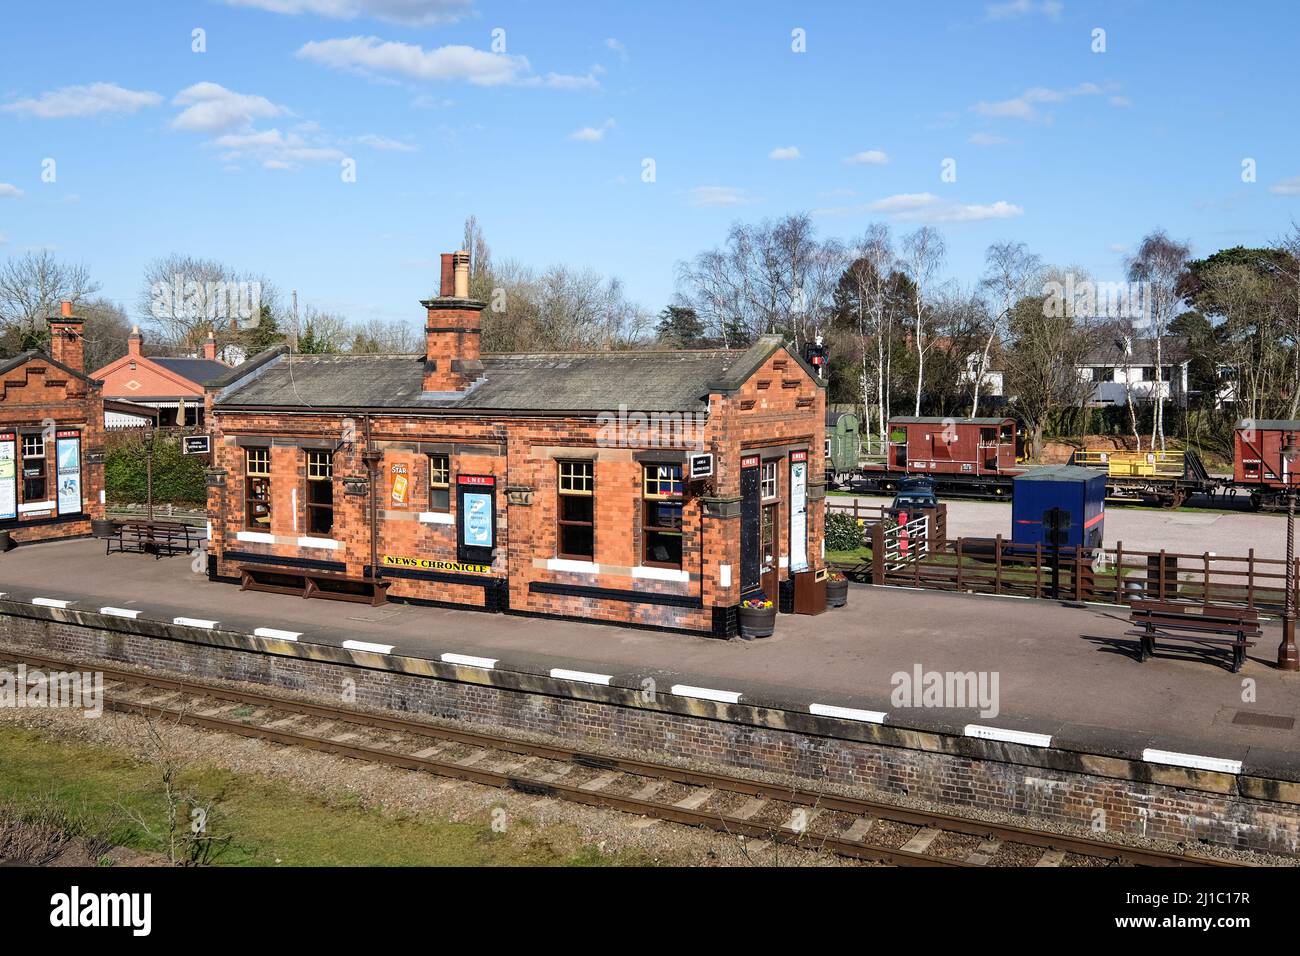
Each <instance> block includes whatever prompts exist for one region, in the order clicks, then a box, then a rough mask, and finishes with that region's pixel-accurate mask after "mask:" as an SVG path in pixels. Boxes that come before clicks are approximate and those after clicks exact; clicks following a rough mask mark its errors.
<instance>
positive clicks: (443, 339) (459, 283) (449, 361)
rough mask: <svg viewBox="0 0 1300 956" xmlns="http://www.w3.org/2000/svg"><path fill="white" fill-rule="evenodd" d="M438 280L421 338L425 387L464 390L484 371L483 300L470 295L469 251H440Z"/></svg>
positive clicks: (427, 304)
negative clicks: (481, 350)
mask: <svg viewBox="0 0 1300 956" xmlns="http://www.w3.org/2000/svg"><path fill="white" fill-rule="evenodd" d="M441 270H442V271H441V276H440V279H441V283H440V287H439V295H438V297H437V298H436V299H427V300H425V301H424V302H421V303H420V304H421V305H423V306H424V307H425V308H426V309H428V312H429V317H428V321H427V322H426V323H425V328H424V338H425V351H424V391H425V392H434V393H443V394H446V393H456V392H463V391H464V390H465V389H467V388H469V386H470V385H472V384H473V383H474V381H475V380H476V379H478V378H481V377H482V375H483V363H482V361H480V359H479V338H480V334H481V332H482V324H481V317H480V313H481V312H482V311H483V303H482V302H478V301H476V300H474V299H471V298H470V297H469V253H468V252H464V251H461V252H447V253H443V255H442V262H441Z"/></svg>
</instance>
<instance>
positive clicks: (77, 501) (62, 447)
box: [54, 431, 81, 515]
mask: <svg viewBox="0 0 1300 956" xmlns="http://www.w3.org/2000/svg"><path fill="white" fill-rule="evenodd" d="M54 438H55V441H54V447H55V462H56V464H55V469H56V470H55V476H56V479H57V481H58V506H59V514H61V515H71V514H78V513H79V512H80V511H81V433H80V432H72V431H68V432H58V433H57V434H56V435H55V436H54Z"/></svg>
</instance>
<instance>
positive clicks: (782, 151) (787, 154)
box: [767, 146, 803, 159]
mask: <svg viewBox="0 0 1300 956" xmlns="http://www.w3.org/2000/svg"><path fill="white" fill-rule="evenodd" d="M767 158H768V159H802V158H803V157H802V156H800V154H799V147H798V146H778V147H777V148H776V149H774V150H772V152H770V153H768V154H767Z"/></svg>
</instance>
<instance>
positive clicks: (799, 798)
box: [0, 648, 1254, 867]
mask: <svg viewBox="0 0 1300 956" xmlns="http://www.w3.org/2000/svg"><path fill="white" fill-rule="evenodd" d="M0 657H3V658H8V659H13V660H15V661H22V662H24V663H27V664H29V665H30V664H36V665H37V666H42V667H46V668H50V667H61V668H67V669H73V668H78V667H81V668H84V667H85V666H86V665H80V664H78V663H77V662H74V661H70V660H67V659H65V658H58V657H52V656H49V655H44V654H36V653H30V652H27V651H25V650H23V651H19V650H16V649H8V648H6V649H4V650H3V651H0ZM92 666H93V667H94V669H95V670H97V671H98V672H100V673H102V674H103V675H104V680H105V681H117V682H120V683H124V684H138V685H145V686H150V687H156V688H158V689H159V690H165V691H171V692H174V693H181V694H184V693H190V694H193V695H195V696H202V697H208V698H212V699H215V700H224V701H227V702H230V703H238V704H245V705H253V706H258V707H267V708H272V709H276V710H281V711H292V712H296V713H300V714H304V715H309V716H314V717H320V718H322V719H326V720H333V721H338V722H341V723H350V724H355V725H359V726H364V727H371V728H375V729H381V730H389V731H393V732H397V733H407V734H411V735H414V736H421V737H429V738H433V739H439V740H446V741H450V742H454V743H460V744H464V745H467V746H471V747H478V748H481V749H484V750H496V751H501V752H504V753H511V754H516V755H520V756H527V757H537V758H541V759H547V760H554V761H557V762H563V763H571V764H575V765H577V766H581V767H587V768H590V769H596V770H609V771H616V772H619V773H626V774H631V775H634V776H640V777H646V778H651V779H656V780H663V781H666V782H672V783H680V784H685V785H689V786H701V787H708V788H710V789H714V790H721V791H725V792H729V793H738V794H743V795H746V796H751V797H762V798H764V799H769V800H772V801H775V802H779V803H787V804H791V805H794V806H801V807H816V808H819V809H822V810H827V811H834V812H841V813H846V814H853V815H857V816H862V817H867V818H872V819H876V820H884V821H887V822H891V823H901V824H905V825H910V826H919V827H929V828H933V829H937V830H942V831H948V832H954V833H961V834H965V835H968V836H978V837H981V838H983V839H998V840H1000V841H1001V842H1003V843H1016V844H1022V845H1027V846H1034V847H1039V848H1042V849H1049V850H1058V851H1064V852H1068V853H1076V854H1080V855H1083V856H1089V857H1094V858H1102V859H1109V860H1113V861H1115V862H1119V863H1129V864H1133V865H1135V866H1224V867H1238V866H1253V865H1254V864H1251V863H1245V862H1241V861H1236V860H1224V859H1218V858H1213V857H1205V856H1197V855H1195V854H1183V853H1173V852H1168V851H1164V850H1152V849H1142V848H1137V847H1128V846H1123V845H1121V844H1116V843H1110V842H1107V841H1104V840H1092V839H1087V838H1084V837H1078V836H1072V835H1067V834H1061V833H1054V832H1051V831H1044V830H1036V829H1033V828H1030V827H1022V826H1019V825H1016V824H1009V823H994V822H990V821H985V820H977V819H972V818H970V817H963V816H959V815H956V814H950V813H945V812H943V811H938V810H915V809H910V808H907V807H901V806H898V805H897V804H892V803H885V802H882V801H877V800H870V799H866V798H861V797H846V796H841V795H838V794H831V793H823V792H819V791H816V790H809V789H804V788H796V787H788V786H781V785H778V784H770V783H764V782H761V781H757V780H752V779H749V778H746V777H736V776H732V775H729V774H725V773H720V772H714V771H707V772H706V771H696V770H689V769H686V768H683V767H674V766H671V765H667V764H658V763H652V762H649V761H643V760H637V759H634V758H628V757H612V756H609V755H606V754H599V753H595V752H592V751H585V750H581V749H578V748H573V747H564V746H555V745H551V744H543V743H537V742H533V741H527V740H521V739H518V738H514V737H506V736H502V735H499V734H494V733H487V732H483V731H471V730H458V729H454V728H450V727H443V726H439V725H437V724H431V723H426V722H424V721H422V720H417V719H410V718H401V717H388V716H384V715H379V714H371V713H367V712H365V711H361V710H355V709H351V708H346V707H335V706H332V705H324V704H317V703H312V702H309V701H302V700H296V699H294V698H291V697H284V696H280V695H275V694H265V693H260V692H258V691H251V690H250V691H245V690H232V689H230V688H225V687H219V686H215V685H212V684H208V683H205V682H202V681H192V680H180V679H177V678H173V677H163V676H156V675H153V674H141V673H137V672H135V671H127V670H118V669H115V668H106V667H101V666H99V665H92ZM106 706H110V709H113V710H118V711H131V710H135V711H140V710H145V709H147V708H148V707H149V706H150V705H144V704H141V703H139V702H130V701H116V702H114V703H113V704H112V705H108V704H107V703H106ZM152 709H153V710H154V711H156V712H157V713H159V714H166V715H168V716H177V717H179V718H181V719H182V720H183V721H185V722H188V723H192V724H194V725H196V726H200V727H204V728H205V729H211V730H218V731H223V732H230V733H235V734H238V735H241V736H247V737H260V738H262V739H269V740H273V741H277V742H280V743H285V744H290V745H295V746H302V747H306V748H308V749H314V750H321V751H324V752H329V753H337V754H342V755H345V756H355V757H357V758H358V759H363V760H373V761H379V762H383V763H388V764H391V765H393V766H398V767H403V768H405V769H411V770H426V771H428V772H432V773H435V774H439V775H441V776H450V777H458V778H461V779H465V780H469V781H471V782H474V783H480V784H484V785H486V786H495V787H504V788H508V789H514V790H520V791H523V792H528V793H537V794H546V795H550V796H555V797H561V798H563V799H566V800H572V801H573V802H577V803H583V804H587V805H589V806H605V807H612V808H614V809H623V810H627V811H628V812H631V813H638V814H644V815H647V816H654V817H658V818H661V819H665V820H669V821H671V822H677V823H686V824H689V825H696V826H705V827H710V828H713V829H719V830H723V831H726V832H731V833H738V834H741V835H745V836H747V837H757V838H762V839H771V838H772V837H773V835H774V832H773V828H770V827H764V826H760V825H756V824H752V823H749V822H748V821H745V820H742V819H739V818H731V817H726V816H719V815H718V814H716V813H703V812H699V811H690V810H684V809H682V808H679V807H675V806H673V805H671V804H668V805H665V804H661V803H656V802H654V801H649V800H638V799H636V798H633V797H616V796H610V795H602V794H599V793H597V792H593V791H587V790H581V789H579V788H578V787H574V786H570V785H566V784H559V783H555V782H548V781H540V780H529V779H527V778H523V777H517V776H513V775H511V774H508V773H504V772H497V771H486V770H476V769H474V768H473V767H462V766H460V765H458V764H454V763H452V764H447V763H442V762H439V761H436V760H432V759H428V758H419V757H414V756H409V755H402V754H397V753H395V752H392V751H388V750H384V749H380V748H373V747H366V746H365V745H358V744H348V743H343V742H339V741H332V740H327V739H324V738H318V737H313V736H311V735H307V734H298V733H295V732H293V731H287V730H281V729H276V728H266V727H257V726H255V725H251V724H246V723H243V722H241V721H234V720H226V719H224V718H218V717H215V716H214V717H204V716H202V715H197V714H188V713H185V712H182V711H178V710H175V709H172V708H166V707H161V706H157V707H153V708H152ZM778 838H779V839H781V841H782V842H785V843H791V844H795V845H800V846H804V847H805V848H816V847H822V848H826V849H830V850H832V851H834V852H836V853H841V854H842V855H844V856H850V857H856V858H859V859H873V860H880V861H882V862H893V863H899V864H902V865H909V864H911V865H916V864H920V865H931V864H934V865H945V866H962V865H967V864H964V863H962V861H959V860H953V859H950V858H945V857H939V856H934V855H931V854H925V853H909V852H906V851H902V850H891V849H889V848H884V847H872V846H870V845H867V844H859V843H855V842H851V841H846V840H839V839H837V838H835V837H829V836H824V835H820V834H807V833H805V834H798V833H796V832H795V831H793V830H789V831H785V832H783V833H781V834H780V835H779V837H778ZM868 853H875V854H889V855H890V858H889V859H885V858H884V857H882V856H879V855H867V854H868ZM971 865H974V864H971Z"/></svg>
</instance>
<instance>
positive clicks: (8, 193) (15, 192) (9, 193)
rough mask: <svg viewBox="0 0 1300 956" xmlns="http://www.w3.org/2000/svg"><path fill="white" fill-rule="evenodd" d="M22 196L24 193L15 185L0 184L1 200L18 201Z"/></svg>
mask: <svg viewBox="0 0 1300 956" xmlns="http://www.w3.org/2000/svg"><path fill="white" fill-rule="evenodd" d="M22 194H23V191H22V190H21V189H19V188H18V187H17V186H15V185H14V184H13V183H0V198H5V199H18V198H19V197H21V196H22Z"/></svg>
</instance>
